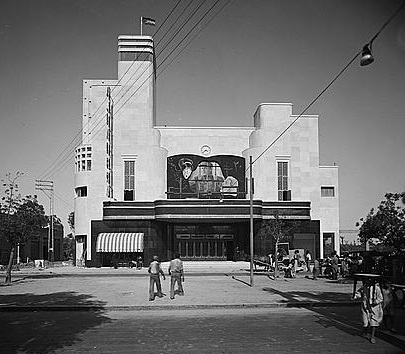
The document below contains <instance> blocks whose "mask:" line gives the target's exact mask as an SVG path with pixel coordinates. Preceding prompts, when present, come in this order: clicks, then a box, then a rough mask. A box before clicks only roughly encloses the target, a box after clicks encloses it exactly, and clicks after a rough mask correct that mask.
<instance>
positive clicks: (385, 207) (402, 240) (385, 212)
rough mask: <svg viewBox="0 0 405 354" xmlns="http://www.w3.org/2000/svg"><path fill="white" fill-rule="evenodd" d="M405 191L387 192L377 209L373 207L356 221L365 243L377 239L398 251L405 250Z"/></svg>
mask: <svg viewBox="0 0 405 354" xmlns="http://www.w3.org/2000/svg"><path fill="white" fill-rule="evenodd" d="M404 199H405V193H387V194H385V200H383V201H381V203H380V205H379V206H378V207H377V209H374V208H372V209H371V210H370V212H369V213H368V214H367V215H366V217H365V218H361V219H360V221H358V222H357V223H356V226H357V227H359V237H360V240H361V242H362V243H363V244H366V242H368V240H370V239H377V240H379V241H380V243H382V244H383V245H384V246H386V247H389V248H390V249H391V250H393V251H394V252H396V253H399V252H401V251H403V250H405V209H404V206H403V205H400V204H401V202H400V200H402V201H404Z"/></svg>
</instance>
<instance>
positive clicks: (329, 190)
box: [321, 187, 335, 197]
mask: <svg viewBox="0 0 405 354" xmlns="http://www.w3.org/2000/svg"><path fill="white" fill-rule="evenodd" d="M334 196H335V187H321V197H334Z"/></svg>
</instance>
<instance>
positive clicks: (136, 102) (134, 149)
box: [75, 36, 339, 266]
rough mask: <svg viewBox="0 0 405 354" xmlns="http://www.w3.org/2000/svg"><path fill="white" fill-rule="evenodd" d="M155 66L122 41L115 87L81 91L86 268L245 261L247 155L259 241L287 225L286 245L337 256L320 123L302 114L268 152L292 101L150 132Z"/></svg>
mask: <svg viewBox="0 0 405 354" xmlns="http://www.w3.org/2000/svg"><path fill="white" fill-rule="evenodd" d="M154 69H155V60H154V48H153V39H152V38H151V37H148V36H120V37H119V38H118V79H117V80H102V79H101V80H84V82H83V119H82V121H83V125H82V129H83V133H82V134H83V135H82V144H81V145H80V146H78V147H77V149H76V156H75V192H76V198H75V228H76V246H77V252H76V253H77V255H78V257H80V256H81V255H82V258H83V260H84V261H85V263H86V265H88V266H101V265H109V262H110V261H111V258H112V257H113V255H114V257H117V258H118V259H121V260H124V259H129V258H133V257H135V255H137V254H138V253H141V254H142V255H143V257H144V258H145V261H148V260H149V259H150V258H151V257H152V255H154V254H157V255H159V256H160V258H161V259H163V260H165V259H169V258H170V257H171V256H172V254H173V252H175V251H177V250H179V251H180V253H181V255H182V257H183V258H184V259H190V260H193V259H204V260H209V259H217V260H221V259H223V260H226V259H234V258H235V254H236V252H238V254H239V253H242V252H245V253H249V252H250V251H249V218H250V214H249V190H248V189H247V185H248V184H247V183H246V178H247V177H249V170H248V167H249V159H250V156H252V159H253V161H255V162H254V165H253V177H254V197H253V199H254V200H253V206H254V208H253V216H254V224H255V234H256V233H257V230H258V229H259V228H260V224H261V222H262V221H263V220H266V219H271V218H274V215H275V214H278V215H279V216H280V218H283V219H285V220H288V221H291V222H294V225H295V226H294V231H293V233H292V235H291V240H290V248H304V249H309V250H311V251H312V253H313V254H315V255H317V256H321V257H322V256H323V255H324V251H327V252H329V250H330V249H337V250H339V237H338V236H339V199H338V168H337V167H336V166H320V165H319V141H318V136H319V133H318V116H316V115H305V116H302V117H300V118H299V119H298V120H297V122H296V123H294V124H293V125H292V126H291V127H290V128H289V129H288V130H287V132H286V133H285V134H283V135H282V137H281V138H280V139H279V140H278V141H277V142H276V143H275V144H274V145H273V146H272V147H271V148H270V149H268V151H266V153H264V154H262V152H263V151H264V150H265V149H266V148H267V147H268V145H269V144H270V143H271V142H272V141H273V140H274V139H275V138H276V137H277V136H278V135H279V134H280V133H281V132H282V131H283V130H285V128H286V127H288V126H289V125H290V123H291V122H293V121H294V120H295V119H296V118H297V116H296V115H294V114H293V110H292V108H293V107H292V104H290V103H262V104H260V105H259V107H257V109H256V111H255V112H254V115H253V126H252V127H248V128H247V127H243V128H240V127H198V128H195V127H193V128H190V127H167V126H164V127H160V126H156V123H155V122H156V114H155V75H154V74H155V70H154ZM213 114H215V112H213ZM258 157H259V158H258ZM257 158H258V159H257ZM256 159H257V160H256ZM256 243H257V241H256ZM258 246H259V248H260V245H258ZM269 251H270V250H269Z"/></svg>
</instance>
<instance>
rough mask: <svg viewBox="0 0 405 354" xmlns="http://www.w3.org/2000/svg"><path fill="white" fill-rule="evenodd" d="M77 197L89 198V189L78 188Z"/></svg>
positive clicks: (76, 190)
mask: <svg viewBox="0 0 405 354" xmlns="http://www.w3.org/2000/svg"><path fill="white" fill-rule="evenodd" d="M75 192H76V196H77V197H78V198H80V197H87V187H77V188H75Z"/></svg>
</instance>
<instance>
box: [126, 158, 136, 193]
mask: <svg viewBox="0 0 405 354" xmlns="http://www.w3.org/2000/svg"><path fill="white" fill-rule="evenodd" d="M124 200H135V161H124Z"/></svg>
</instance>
